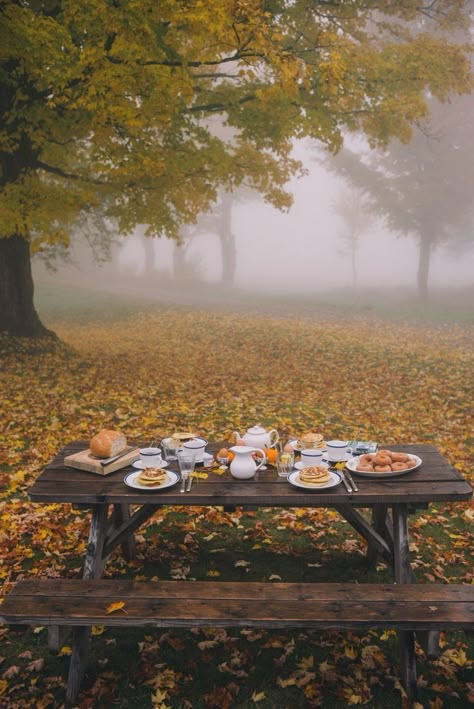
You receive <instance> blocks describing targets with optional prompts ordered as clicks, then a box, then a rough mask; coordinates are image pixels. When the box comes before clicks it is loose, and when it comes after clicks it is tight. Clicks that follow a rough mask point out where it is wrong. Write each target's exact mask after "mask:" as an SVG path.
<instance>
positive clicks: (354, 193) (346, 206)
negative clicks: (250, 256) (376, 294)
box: [333, 187, 373, 289]
mask: <svg viewBox="0 0 474 709" xmlns="http://www.w3.org/2000/svg"><path fill="white" fill-rule="evenodd" d="M333 208H334V211H335V212H336V214H337V215H338V216H339V217H340V218H341V220H342V223H343V226H342V229H341V231H340V232H339V235H340V238H341V239H342V241H343V242H344V247H345V248H343V250H342V253H343V254H344V255H345V254H347V253H349V255H350V258H351V272H352V287H353V288H354V289H356V288H357V252H358V251H359V243H360V237H361V236H362V235H363V234H364V233H365V232H366V231H367V229H368V228H369V226H370V224H371V223H372V221H373V217H372V216H371V215H370V214H369V211H368V205H367V199H366V197H365V191H364V190H362V189H357V188H354V187H352V188H348V189H346V190H344V191H343V192H341V193H339V195H338V197H337V199H336V200H335V201H334V204H333Z"/></svg>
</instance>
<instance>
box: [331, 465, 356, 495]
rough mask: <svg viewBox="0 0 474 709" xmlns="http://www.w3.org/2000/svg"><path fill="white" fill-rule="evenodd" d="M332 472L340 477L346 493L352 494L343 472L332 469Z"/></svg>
mask: <svg viewBox="0 0 474 709" xmlns="http://www.w3.org/2000/svg"><path fill="white" fill-rule="evenodd" d="M333 470H334V472H336V473H339V475H340V476H341V479H342V482H343V483H344V487H345V488H346V490H347V492H352V488H351V486H350V485H349V482H348V480H347V478H346V476H345V475H344V471H343V470H337V469H336V468H333Z"/></svg>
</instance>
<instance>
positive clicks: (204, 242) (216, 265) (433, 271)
mask: <svg viewBox="0 0 474 709" xmlns="http://www.w3.org/2000/svg"><path fill="white" fill-rule="evenodd" d="M294 155H295V157H297V158H298V159H299V160H301V161H302V163H303V165H304V167H305V169H306V170H307V175H305V176H304V177H301V178H298V179H296V178H295V179H294V180H293V181H292V182H291V183H290V184H289V185H288V186H287V188H288V190H289V191H290V192H291V193H292V195H293V199H294V202H293V205H292V207H291V208H290V209H289V211H288V212H282V211H280V210H278V209H277V208H275V207H273V206H272V205H269V204H266V203H265V202H264V201H263V200H262V198H261V197H260V195H258V194H257V193H255V194H254V196H253V197H252V198H250V197H247V198H246V199H245V201H240V202H237V203H236V204H234V205H233V207H232V232H233V233H234V235H235V242H236V250H237V255H236V269H235V286H236V287H240V288H245V289H251V290H257V291H258V290H265V291H268V292H279V293H281V292H289V293H291V292H295V293H296V292H312V291H324V290H327V289H333V288H335V287H341V288H344V287H348V286H350V285H351V283H352V270H351V257H350V253H349V247H348V244H347V243H346V242H345V241H344V240H343V239H342V238H341V232H342V230H343V223H342V220H341V218H340V217H338V215H337V214H336V213H335V210H334V204H335V202H336V200H337V199H338V197H339V196H340V194H341V191H344V190H345V189H346V188H345V186H344V182H343V180H341V179H340V178H337V177H335V176H334V175H333V174H332V173H331V172H329V171H328V170H327V169H325V168H324V167H323V166H321V165H320V164H319V163H318V161H317V160H316V157H315V155H316V154H315V152H314V148H312V147H311V145H310V144H308V143H305V142H302V143H299V144H297V145H296V146H295V148H294ZM473 169H474V168H473ZM471 179H472V176H471ZM246 194H247V195H248V193H246ZM473 228H474V227H473V226H471V231H472V229H473ZM137 232H138V233H137V235H135V236H132V237H128V238H126V239H124V241H123V248H122V249H121V251H120V256H119V262H120V264H121V267H123V268H124V269H125V270H126V271H127V272H128V273H130V275H135V276H140V273H141V272H142V271H143V269H144V265H145V254H144V249H143V245H142V239H141V237H140V233H143V229H138V230H137ZM173 249H174V242H172V241H170V240H168V239H163V238H160V239H156V240H155V244H154V250H155V254H156V265H157V267H158V268H159V269H160V270H165V271H169V273H170V274H171V273H172V255H173ZM418 251H419V247H418V240H417V238H416V236H414V235H413V236H412V235H407V236H399V235H396V234H394V233H392V232H390V231H389V230H388V229H387V228H386V226H385V225H384V223H383V222H382V221H381V220H377V219H375V220H374V222H373V223H371V224H370V226H369V227H368V228H367V229H366V230H365V231H364V232H363V233H362V234H361V235H360V237H359V240H358V250H357V255H356V268H357V277H358V283H359V285H360V286H361V287H375V288H378V287H381V286H386V287H390V288H391V287H396V286H408V287H412V288H415V286H416V273H417V268H418V258H419V257H418ZM186 258H187V259H188V260H189V261H191V262H193V264H194V265H195V268H196V273H197V274H198V275H199V277H200V278H202V279H203V280H205V281H207V282H210V283H213V282H219V281H220V279H221V273H222V259H221V246H220V241H219V238H218V236H217V235H216V234H212V233H207V234H206V233H200V234H198V235H197V236H196V237H194V238H193V239H192V242H191V244H190V245H189V246H188V248H187V253H186ZM429 280H430V287H431V288H437V287H453V286H454V287H455V286H470V285H472V284H473V283H474V249H472V248H471V249H470V250H467V251H466V250H464V251H462V252H461V253H460V252H459V250H455V249H453V248H452V247H444V248H443V247H438V248H437V249H436V250H435V251H434V254H433V256H432V258H431V265H430V278H429Z"/></svg>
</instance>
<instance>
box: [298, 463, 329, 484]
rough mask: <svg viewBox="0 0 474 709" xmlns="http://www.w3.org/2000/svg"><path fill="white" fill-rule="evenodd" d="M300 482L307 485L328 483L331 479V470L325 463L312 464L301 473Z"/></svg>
mask: <svg viewBox="0 0 474 709" xmlns="http://www.w3.org/2000/svg"><path fill="white" fill-rule="evenodd" d="M299 478H300V482H302V483H304V484H305V485H326V483H328V482H329V481H330V479H331V476H330V474H329V470H328V469H327V468H325V467H324V466H323V465H311V466H310V467H309V468H303V470H302V471H301V472H300V474H299Z"/></svg>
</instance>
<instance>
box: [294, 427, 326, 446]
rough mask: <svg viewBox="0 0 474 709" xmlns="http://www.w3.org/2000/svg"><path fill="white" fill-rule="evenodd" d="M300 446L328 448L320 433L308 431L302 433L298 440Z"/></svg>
mask: <svg viewBox="0 0 474 709" xmlns="http://www.w3.org/2000/svg"><path fill="white" fill-rule="evenodd" d="M298 448H300V450H301V449H303V448H326V441H325V440H323V436H322V435H321V434H320V433H314V432H313V431H306V433H302V434H301V436H300V438H299V440H298Z"/></svg>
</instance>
